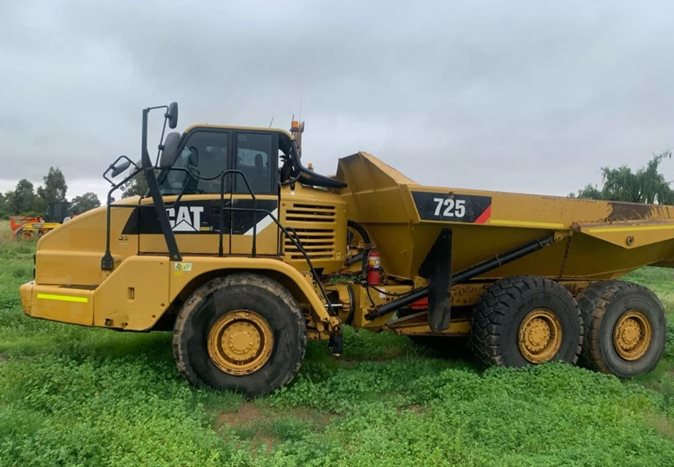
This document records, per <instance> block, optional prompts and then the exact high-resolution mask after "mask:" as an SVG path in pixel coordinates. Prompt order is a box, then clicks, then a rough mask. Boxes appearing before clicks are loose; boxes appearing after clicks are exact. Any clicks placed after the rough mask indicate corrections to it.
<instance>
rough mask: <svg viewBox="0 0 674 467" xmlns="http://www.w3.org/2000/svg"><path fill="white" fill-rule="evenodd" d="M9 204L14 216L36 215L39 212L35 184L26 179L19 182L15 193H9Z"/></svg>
mask: <svg viewBox="0 0 674 467" xmlns="http://www.w3.org/2000/svg"><path fill="white" fill-rule="evenodd" d="M5 196H6V197H7V203H8V207H9V211H10V213H12V214H35V213H36V212H37V211H39V208H38V205H39V202H38V199H37V196H36V195H35V192H34V191H33V184H32V183H31V182H29V181H28V180H26V179H25V178H23V179H21V180H19V183H17V184H16V188H15V189H14V192H7V194H6V195H5Z"/></svg>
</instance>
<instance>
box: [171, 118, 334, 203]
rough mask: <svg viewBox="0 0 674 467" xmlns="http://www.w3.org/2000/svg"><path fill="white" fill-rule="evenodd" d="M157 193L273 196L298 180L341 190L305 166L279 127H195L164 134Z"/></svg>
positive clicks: (291, 139)
mask: <svg viewBox="0 0 674 467" xmlns="http://www.w3.org/2000/svg"><path fill="white" fill-rule="evenodd" d="M159 167H160V168H161V169H162V171H161V173H160V175H159V187H160V191H161V194H162V195H164V196H166V195H180V194H183V195H188V194H219V193H221V191H222V193H240V194H248V193H251V192H252V193H253V194H276V193H277V191H278V186H279V184H281V185H284V184H290V183H295V182H297V181H299V182H301V183H304V184H308V185H315V186H323V187H332V188H341V187H342V186H343V184H342V183H341V182H339V181H337V180H333V179H331V178H328V177H324V176H322V175H319V174H316V173H314V172H313V171H310V170H309V169H306V168H304V167H303V166H302V165H301V163H300V160H299V157H298V156H297V151H296V147H295V144H294V140H293V137H292V135H291V134H290V133H288V132H287V131H285V130H281V129H269V128H264V129H263V128H251V127H232V126H212V125H199V126H194V127H191V128H189V129H188V130H187V131H185V133H183V134H182V135H180V134H179V133H171V134H169V135H167V137H166V141H165V143H164V145H163V151H162V157H161V160H160V163H159Z"/></svg>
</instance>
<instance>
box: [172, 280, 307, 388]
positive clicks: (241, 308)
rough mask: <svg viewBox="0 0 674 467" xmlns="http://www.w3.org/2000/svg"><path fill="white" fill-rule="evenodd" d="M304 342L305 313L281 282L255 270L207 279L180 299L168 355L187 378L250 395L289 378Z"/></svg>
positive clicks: (293, 372)
mask: <svg viewBox="0 0 674 467" xmlns="http://www.w3.org/2000/svg"><path fill="white" fill-rule="evenodd" d="M306 342H307V338H306V324H305V320H304V317H303V315H302V313H301V311H300V308H299V306H298V304H297V302H296V301H295V299H294V298H293V297H292V295H290V293H289V292H288V290H287V289H286V288H285V287H283V286H282V285H280V284H279V283H278V282H276V281H273V280H271V279H269V278H267V277H264V276H260V275H255V274H232V275H229V276H225V277H219V278H216V279H213V280H211V281H209V282H207V283H206V284H204V285H202V286H201V287H199V288H198V289H197V290H196V291H195V292H194V293H193V294H192V295H191V296H190V298H189V299H188V300H187V301H186V302H185V304H184V306H183V307H182V309H181V310H180V313H179V314H178V317H177V319H176V323H175V327H174V332H173V355H174V357H175V360H176V364H177V366H178V369H179V370H180V372H181V373H182V374H183V375H184V376H185V377H186V378H187V379H188V380H189V381H190V382H191V383H193V384H195V385H208V386H211V387H213V388H215V389H229V390H234V391H237V392H241V393H244V394H246V395H247V396H249V397H252V396H258V395H262V394H267V393H269V392H272V391H274V390H275V389H278V388H280V387H281V386H284V385H286V384H288V383H290V381H292V379H293V378H294V377H295V375H296V374H297V371H298V370H299V368H300V365H301V363H302V359H303V358H304V352H305V348H306Z"/></svg>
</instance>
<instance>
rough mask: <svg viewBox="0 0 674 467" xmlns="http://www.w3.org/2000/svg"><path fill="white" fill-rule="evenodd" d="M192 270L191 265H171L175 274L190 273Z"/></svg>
mask: <svg viewBox="0 0 674 467" xmlns="http://www.w3.org/2000/svg"><path fill="white" fill-rule="evenodd" d="M191 270H192V263H173V271H175V273H176V274H180V273H181V272H190V271H191Z"/></svg>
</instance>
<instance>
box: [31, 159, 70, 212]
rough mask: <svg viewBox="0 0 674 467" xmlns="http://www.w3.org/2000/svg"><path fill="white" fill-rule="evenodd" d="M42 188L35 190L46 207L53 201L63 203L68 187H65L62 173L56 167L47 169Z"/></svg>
mask: <svg viewBox="0 0 674 467" xmlns="http://www.w3.org/2000/svg"><path fill="white" fill-rule="evenodd" d="M43 180H44V187H40V188H38V189H37V194H38V195H40V198H42V200H44V204H45V205H48V204H49V203H53V202H55V201H65V200H66V192H67V191H68V185H66V178H65V177H64V176H63V172H61V169H59V168H58V167H49V172H48V173H47V175H46V176H45V177H43Z"/></svg>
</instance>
